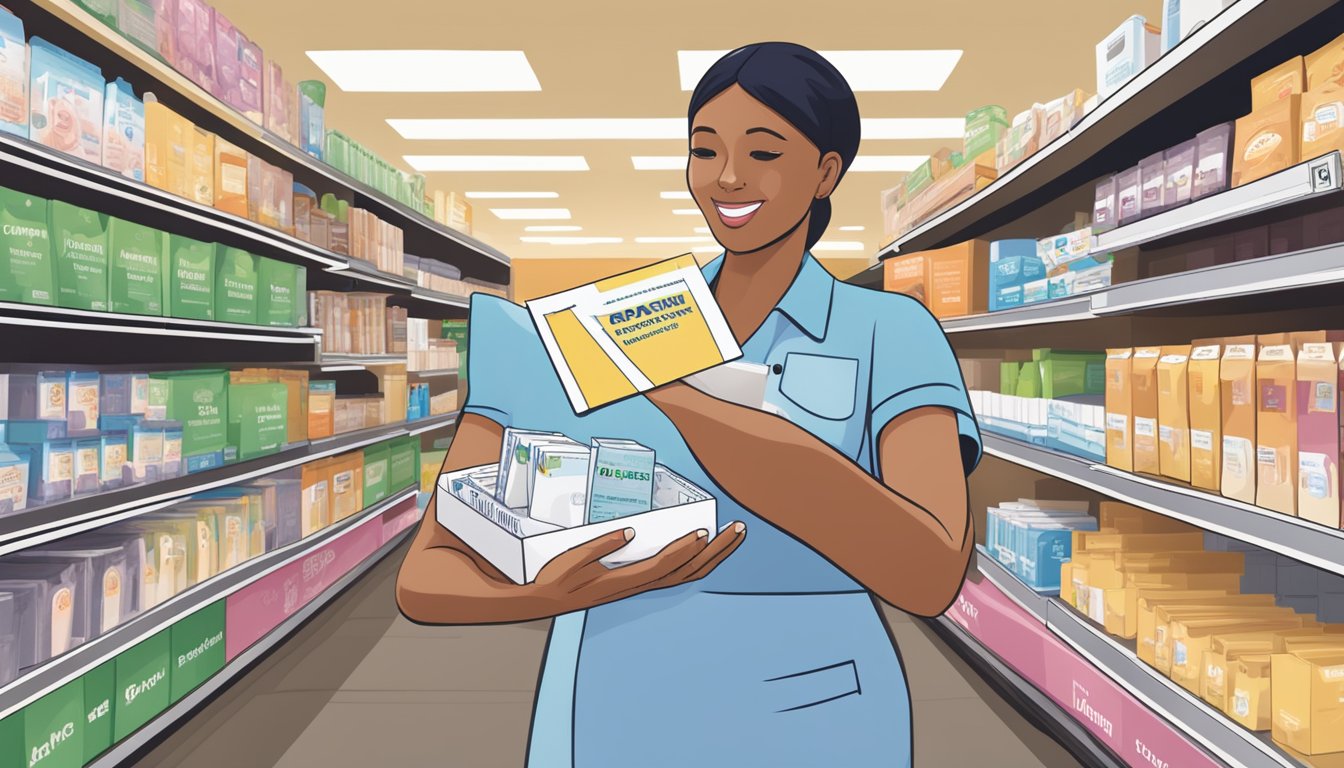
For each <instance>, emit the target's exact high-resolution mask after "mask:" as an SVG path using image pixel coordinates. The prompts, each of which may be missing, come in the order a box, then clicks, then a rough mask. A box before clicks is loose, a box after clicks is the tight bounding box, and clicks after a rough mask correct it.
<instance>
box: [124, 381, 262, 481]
mask: <svg viewBox="0 0 1344 768" xmlns="http://www.w3.org/2000/svg"><path fill="white" fill-rule="evenodd" d="M283 388H284V387H283V385H281V389H283ZM149 410H150V415H151V416H152V417H153V418H156V419H168V420H171V421H180V422H182V458H183V459H184V460H185V461H186V463H187V472H200V471H202V470H206V469H213V468H214V467H220V466H223V465H224V463H225V462H227V461H232V460H233V458H234V457H233V452H232V451H231V450H230V443H229V427H228V425H229V372H228V371H217V370H203V371H178V372H175V373H154V374H150V378H149Z"/></svg>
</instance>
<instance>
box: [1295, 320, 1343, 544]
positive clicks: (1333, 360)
mask: <svg viewBox="0 0 1344 768" xmlns="http://www.w3.org/2000/svg"><path fill="white" fill-rule="evenodd" d="M1340 350H1341V345H1339V344H1333V343H1330V342H1320V343H1307V344H1303V345H1302V347H1301V349H1299V350H1298V356H1297V448H1298V452H1297V460H1298V464H1297V493H1298V499H1297V513H1298V516H1299V517H1302V518H1303V519H1306V520H1311V521H1312V522H1315V523H1320V524H1321V525H1324V526H1326V527H1329V528H1334V529H1338V528H1339V527H1340V474H1339V472H1340V466H1339V461H1340V432H1341V428H1340V418H1339V383H1340V375H1339V373H1340V365H1339V360H1340Z"/></svg>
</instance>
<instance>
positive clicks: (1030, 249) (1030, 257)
mask: <svg viewBox="0 0 1344 768" xmlns="http://www.w3.org/2000/svg"><path fill="white" fill-rule="evenodd" d="M1045 276H1046V275H1045V264H1044V262H1042V261H1041V257H1040V256H1039V255H1038V254H1037V252H1036V241H1035V240H1027V239H1014V240H995V241H994V242H992V243H990V244H989V311H991V312H997V311H1000V310H1004V309H1011V308H1012V307H1016V306H1021V305H1022V304H1023V303H1024V290H1023V287H1024V286H1025V285H1027V284H1028V283H1034V282H1037V281H1039V280H1042V279H1044V278H1045ZM1047 294H1048V285H1047Z"/></svg>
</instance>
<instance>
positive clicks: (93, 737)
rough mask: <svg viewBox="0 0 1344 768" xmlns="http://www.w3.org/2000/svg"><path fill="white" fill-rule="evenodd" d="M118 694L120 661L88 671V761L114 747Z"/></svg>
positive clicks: (86, 677)
mask: <svg viewBox="0 0 1344 768" xmlns="http://www.w3.org/2000/svg"><path fill="white" fill-rule="evenodd" d="M116 697H117V663H116V661H108V662H105V663H104V664H102V665H101V666H98V667H94V668H93V669H91V670H89V671H88V672H85V673H84V762H85V763H91V762H93V759H94V758H95V757H97V756H99V755H101V754H103V753H104V752H106V751H107V750H109V749H111V748H112V706H113V700H114V699H116Z"/></svg>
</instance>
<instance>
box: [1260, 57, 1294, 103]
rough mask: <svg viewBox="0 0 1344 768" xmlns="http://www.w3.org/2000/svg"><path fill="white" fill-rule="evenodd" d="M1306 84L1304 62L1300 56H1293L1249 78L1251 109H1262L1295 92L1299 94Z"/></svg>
mask: <svg viewBox="0 0 1344 768" xmlns="http://www.w3.org/2000/svg"><path fill="white" fill-rule="evenodd" d="M1306 84H1307V71H1306V67H1305V63H1304V62H1303V60H1302V57H1301V56H1294V57H1293V58H1291V59H1289V60H1287V61H1285V62H1284V63H1282V64H1280V65H1279V66H1277V67H1275V68H1273V69H1271V70H1269V71H1268V72H1266V73H1264V74H1263V75H1260V76H1259V77H1256V78H1253V79H1252V80H1251V111H1256V110H1259V109H1264V108H1265V107H1268V106H1270V105H1271V104H1273V103H1274V102H1276V101H1281V100H1283V99H1286V98H1288V97H1289V96H1293V95H1295V94H1296V95H1301V94H1302V92H1303V91H1305V90H1306Z"/></svg>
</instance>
